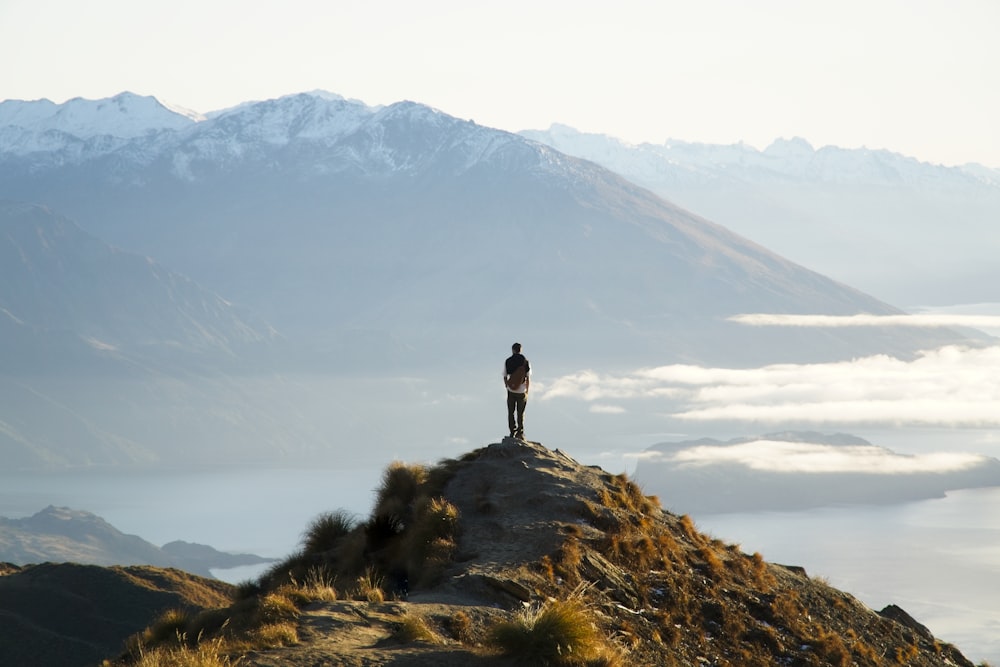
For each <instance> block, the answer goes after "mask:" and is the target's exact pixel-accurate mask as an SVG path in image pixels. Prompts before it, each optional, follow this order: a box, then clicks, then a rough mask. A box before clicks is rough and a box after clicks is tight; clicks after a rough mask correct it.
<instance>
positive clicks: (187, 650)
mask: <svg viewBox="0 0 1000 667" xmlns="http://www.w3.org/2000/svg"><path fill="white" fill-rule="evenodd" d="M240 662H241V659H240V658H235V659H233V658H230V657H229V655H228V654H227V650H226V648H225V647H224V646H223V642H222V641H221V640H217V641H211V642H206V643H202V644H199V645H198V646H196V647H194V648H191V647H188V646H183V645H182V646H178V647H174V648H158V649H154V650H152V651H149V652H148V653H143V654H142V655H141V656H140V657H139V658H138V660H137V661H136V662H134V663H133V664H134V665H135V666H136V667H237V666H238V665H239V664H240Z"/></svg>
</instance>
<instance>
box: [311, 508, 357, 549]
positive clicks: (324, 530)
mask: <svg viewBox="0 0 1000 667" xmlns="http://www.w3.org/2000/svg"><path fill="white" fill-rule="evenodd" d="M356 527H357V521H355V519H354V517H352V516H351V515H350V514H348V513H347V512H346V511H345V510H337V511H336V512H323V513H322V514H320V515H319V516H317V517H315V518H314V519H313V520H312V521H310V522H309V525H308V526H307V527H306V530H305V534H304V536H303V539H302V551H303V552H304V553H306V554H321V553H324V552H327V551H331V550H332V549H335V548H336V547H337V545H338V544H340V541H341V540H343V539H344V538H345V537H347V536H348V535H350V534H351V532H352V531H353V530H354V529H355V528H356Z"/></svg>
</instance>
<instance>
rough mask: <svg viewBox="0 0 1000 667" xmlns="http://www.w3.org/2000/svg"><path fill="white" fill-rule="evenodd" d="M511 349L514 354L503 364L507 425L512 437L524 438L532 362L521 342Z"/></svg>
mask: <svg viewBox="0 0 1000 667" xmlns="http://www.w3.org/2000/svg"><path fill="white" fill-rule="evenodd" d="M510 349H511V351H512V352H513V353H514V354H512V355H510V356H509V357H507V360H506V361H505V362H504V365H503V384H504V386H505V387H506V388H507V426H508V427H509V428H510V437H512V438H517V439H519V440H523V439H524V408H525V406H526V405H527V403H528V385H529V384H531V364H529V363H528V360H527V359H526V358H525V357H524V355H523V354H521V344H520V343H514V344H513V345H512V346H511V348H510ZM515 417H516V418H515Z"/></svg>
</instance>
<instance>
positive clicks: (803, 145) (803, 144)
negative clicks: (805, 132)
mask: <svg viewBox="0 0 1000 667" xmlns="http://www.w3.org/2000/svg"><path fill="white" fill-rule="evenodd" d="M815 153H816V150H815V149H814V148H813V147H812V144H810V143H809V142H808V141H806V140H805V139H803V138H802V137H792V138H791V139H784V138H780V139H775V140H774V141H773V142H772V143H771V145H770V146H768V147H767V148H765V149H764V155H767V156H770V157H779V158H803V157H812V156H813V155H814V154H815Z"/></svg>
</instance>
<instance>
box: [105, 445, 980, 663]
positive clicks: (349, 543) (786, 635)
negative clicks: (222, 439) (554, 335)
mask: <svg viewBox="0 0 1000 667" xmlns="http://www.w3.org/2000/svg"><path fill="white" fill-rule="evenodd" d="M236 598H237V599H236V601H235V602H234V603H233V605H231V606H230V607H228V608H226V609H219V610H212V611H209V612H202V613H200V614H197V615H193V616H188V617H183V618H178V617H177V616H174V617H171V618H169V619H166V620H164V619H161V620H159V621H157V622H155V623H154V624H153V625H152V626H150V628H149V629H147V630H146V631H145V633H143V634H142V635H139V636H136V637H133V639H132V640H131V641H130V644H129V650H128V651H127V652H126V653H124V654H123V655H122V656H120V657H119V658H118V660H117V661H116V662H115V664H116V665H126V664H139V662H138V656H139V654H142V655H145V656H148V655H150V654H154V653H158V652H159V653H160V654H162V655H166V656H171V655H173V656H175V657H176V656H178V655H180V654H181V653H184V654H190V653H191V652H195V651H214V652H215V653H216V654H217V655H218V656H221V657H220V659H223V660H238V664H240V665H244V666H251V665H252V666H256V667H264V666H268V667H270V666H277V665H282V666H285V667H287V666H292V667H297V666H302V667H305V666H306V665H310V666H311V665H333V664H336V665H347V666H352V665H356V666H359V667H360V666H361V665H365V666H376V665H396V666H398V665H437V666H444V667H448V666H450V665H455V666H458V665H514V664H518V665H521V664H548V665H590V666H596V665H604V666H609V665H667V666H670V665H720V666H721V665H733V666H737V665H739V666H752V665H845V666H846V665H870V666H882V665H903V664H905V665H911V666H914V667H922V666H932V665H933V666H944V665H960V666H963V667H966V666H969V667H971V665H972V663H971V662H970V661H969V660H967V659H966V658H965V657H964V656H963V655H962V654H961V653H960V652H959V650H958V649H956V648H955V647H954V646H951V645H950V644H947V643H944V642H942V641H939V640H937V639H935V638H934V636H933V635H932V634H931V632H930V631H929V630H928V629H927V628H925V627H924V626H922V625H921V624H920V623H918V622H917V621H916V620H914V619H913V618H911V617H910V616H909V615H908V614H907V613H906V612H905V611H903V610H902V609H900V608H898V607H895V606H892V605H890V606H889V607H887V608H885V609H883V610H881V611H875V610H872V609H870V608H868V607H866V606H865V605H864V604H862V603H861V602H860V601H859V600H857V599H856V598H854V597H853V596H852V595H850V594H848V593H846V592H843V591H840V590H837V589H835V588H833V587H831V586H829V585H828V584H826V583H825V582H824V581H822V580H818V579H814V578H811V577H810V576H809V575H808V574H807V573H806V571H805V570H804V569H803V568H801V567H795V566H787V565H779V564H775V563H769V562H767V561H766V560H764V557H763V556H762V555H761V554H759V553H755V554H746V553H744V552H743V551H742V550H741V549H740V547H739V545H734V544H727V543H725V542H723V541H721V540H719V539H715V538H713V537H710V536H707V535H705V534H703V533H701V532H700V531H699V530H698V529H697V527H696V526H695V525H694V523H693V522H692V521H691V519H690V517H688V516H678V515H675V514H672V513H670V512H667V511H664V510H663V509H662V508H661V506H660V503H659V501H658V499H657V498H655V497H652V496H646V495H644V494H643V492H642V490H641V489H640V488H639V487H638V486H637V485H636V484H635V483H634V482H632V481H631V480H630V479H629V478H628V477H627V476H625V475H624V474H622V475H613V474H610V473H608V472H606V471H604V470H602V469H600V468H598V467H588V466H584V465H581V464H580V463H578V462H577V461H575V460H573V459H572V458H571V457H569V456H568V455H566V454H565V453H563V452H561V451H560V450H550V449H547V448H546V447H544V446H542V445H541V444H539V443H534V442H525V441H520V440H514V439H510V438H505V439H504V440H502V441H500V442H497V443H493V444H490V445H488V446H486V447H483V448H481V449H478V450H475V451H473V452H470V453H468V454H466V455H464V456H462V457H461V458H459V459H453V460H451V459H450V460H445V461H442V462H440V463H439V464H437V465H434V466H424V465H417V464H404V463H398V462H397V463H394V464H392V465H391V466H389V467H388V468H387V469H386V471H385V474H384V476H383V480H382V484H381V487H380V488H379V489H378V490H377V493H376V501H375V504H374V507H373V510H372V513H371V516H370V517H369V518H367V519H366V520H361V521H358V520H352V519H351V518H350V517H348V515H346V514H345V513H343V512H332V513H329V514H327V515H324V516H321V517H318V518H317V519H316V520H315V521H314V523H313V524H311V525H310V526H309V527H308V528H307V529H306V532H305V534H304V538H303V544H302V548H301V550H299V551H298V552H296V553H294V554H292V555H291V556H289V557H288V559H287V560H285V561H283V562H282V563H280V564H278V565H276V566H275V567H273V568H272V569H271V570H269V571H268V572H267V573H265V574H264V575H262V576H261V577H260V579H259V580H258V581H256V582H248V583H246V584H244V585H243V586H241V587H239V593H238V594H237V596H236ZM166 630H169V631H166ZM193 637H198V640H197V641H194V640H192V639H190V638H193ZM178 638H182V639H181V640H179V639H178ZM183 638H188V639H183ZM168 659H169V658H168ZM142 664H152V663H142ZM157 664H175V663H170V662H164V663H157ZM213 664H215V663H213Z"/></svg>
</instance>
